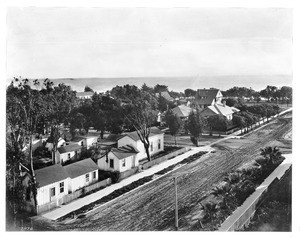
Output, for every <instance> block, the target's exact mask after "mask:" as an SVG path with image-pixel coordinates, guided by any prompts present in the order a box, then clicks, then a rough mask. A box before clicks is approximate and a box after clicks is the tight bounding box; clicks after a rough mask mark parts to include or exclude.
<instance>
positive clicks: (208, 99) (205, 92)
mask: <svg viewBox="0 0 300 238" xmlns="http://www.w3.org/2000/svg"><path fill="white" fill-rule="evenodd" d="M219 91H220V90H219V89H198V90H197V93H196V97H195V98H196V102H197V103H199V104H204V105H205V104H211V103H212V102H213V100H214V99H215V98H216V96H217V94H218V92H219ZM202 97H204V98H202Z"/></svg>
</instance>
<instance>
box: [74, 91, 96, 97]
mask: <svg viewBox="0 0 300 238" xmlns="http://www.w3.org/2000/svg"><path fill="white" fill-rule="evenodd" d="M93 94H94V93H93V92H77V93H76V97H88V96H90V97H91V96H93Z"/></svg>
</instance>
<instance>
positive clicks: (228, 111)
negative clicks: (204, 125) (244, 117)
mask: <svg viewBox="0 0 300 238" xmlns="http://www.w3.org/2000/svg"><path fill="white" fill-rule="evenodd" d="M238 111H239V109H237V108H235V107H229V106H227V105H226V101H224V102H223V103H222V104H220V103H215V104H213V105H211V106H207V107H206V108H205V109H203V110H202V111H201V112H200V114H201V115H202V116H203V117H209V116H213V115H222V116H224V117H226V118H227V119H228V120H232V116H233V113H235V112H238Z"/></svg>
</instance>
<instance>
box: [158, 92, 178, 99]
mask: <svg viewBox="0 0 300 238" xmlns="http://www.w3.org/2000/svg"><path fill="white" fill-rule="evenodd" d="M159 95H160V96H162V97H163V98H165V99H166V100H168V101H173V100H174V98H172V97H171V96H170V94H169V92H168V91H163V92H160V93H156V96H157V97H158V96H159Z"/></svg>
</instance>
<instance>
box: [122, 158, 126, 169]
mask: <svg viewBox="0 0 300 238" xmlns="http://www.w3.org/2000/svg"><path fill="white" fill-rule="evenodd" d="M122 166H123V167H125V166H126V159H123V160H122Z"/></svg>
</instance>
